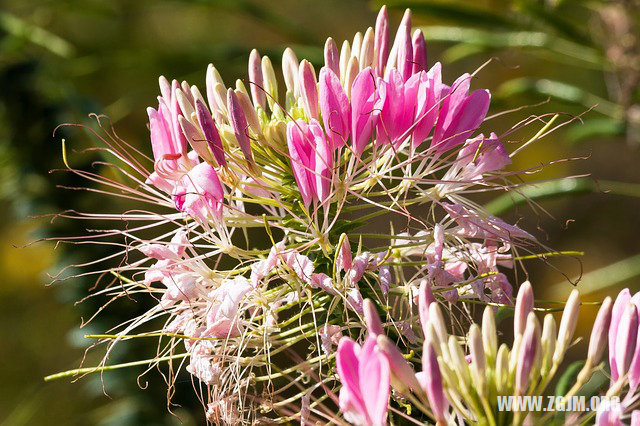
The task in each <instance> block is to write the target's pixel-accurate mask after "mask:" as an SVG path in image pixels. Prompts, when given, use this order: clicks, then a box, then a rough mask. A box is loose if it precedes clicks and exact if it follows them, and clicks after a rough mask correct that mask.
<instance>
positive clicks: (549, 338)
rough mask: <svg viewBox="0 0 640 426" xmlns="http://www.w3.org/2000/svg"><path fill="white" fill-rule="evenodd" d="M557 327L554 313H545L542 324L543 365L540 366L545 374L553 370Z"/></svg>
mask: <svg viewBox="0 0 640 426" xmlns="http://www.w3.org/2000/svg"><path fill="white" fill-rule="evenodd" d="M556 329H557V327H556V320H555V319H554V318H553V315H551V314H547V315H545V316H544V324H543V325H542V353H541V356H542V365H541V368H540V370H541V373H542V375H543V376H544V375H546V374H547V373H548V372H549V370H551V365H552V363H553V353H554V351H555V349H556Z"/></svg>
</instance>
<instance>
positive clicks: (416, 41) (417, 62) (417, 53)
mask: <svg viewBox="0 0 640 426" xmlns="http://www.w3.org/2000/svg"><path fill="white" fill-rule="evenodd" d="M412 43H413V71H412V74H416V73H419V72H420V71H426V70H427V43H426V42H425V41H424V34H423V33H422V30H415V31H414V33H413V40H412Z"/></svg>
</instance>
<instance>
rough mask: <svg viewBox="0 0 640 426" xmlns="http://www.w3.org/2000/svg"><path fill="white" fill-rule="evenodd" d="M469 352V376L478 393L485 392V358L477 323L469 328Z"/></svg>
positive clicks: (482, 393)
mask: <svg viewBox="0 0 640 426" xmlns="http://www.w3.org/2000/svg"><path fill="white" fill-rule="evenodd" d="M468 341H469V353H470V354H471V364H470V365H469V368H470V370H471V377H472V378H473V382H474V383H475V385H476V389H477V391H478V393H479V394H481V395H484V394H486V391H487V389H486V384H487V380H486V377H485V374H486V368H487V360H486V358H485V353H484V347H483V344H482V332H481V331H480V327H479V326H478V324H472V325H471V328H470V329H469V338H468Z"/></svg>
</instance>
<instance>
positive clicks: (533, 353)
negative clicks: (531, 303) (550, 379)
mask: <svg viewBox="0 0 640 426" xmlns="http://www.w3.org/2000/svg"><path fill="white" fill-rule="evenodd" d="M539 348H540V326H539V325H538V320H537V319H536V315H535V314H534V313H533V312H532V313H530V314H529V317H528V318H527V326H526V328H525V331H524V335H523V336H522V343H521V345H520V348H519V354H518V365H517V367H516V381H515V394H516V395H524V394H525V393H526V391H527V387H528V386H529V381H530V379H531V376H532V375H533V370H534V365H535V362H536V357H537V354H538V351H539V350H540V349H539Z"/></svg>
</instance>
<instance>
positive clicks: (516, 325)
mask: <svg viewBox="0 0 640 426" xmlns="http://www.w3.org/2000/svg"><path fill="white" fill-rule="evenodd" d="M531 312H533V288H532V287H531V283H530V282H529V281H525V282H524V283H522V285H521V286H520V290H518V297H517V298H516V308H515V313H514V315H513V333H514V334H516V335H522V334H523V333H524V329H525V327H526V325H527V318H528V316H529V314H530V313H531Z"/></svg>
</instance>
